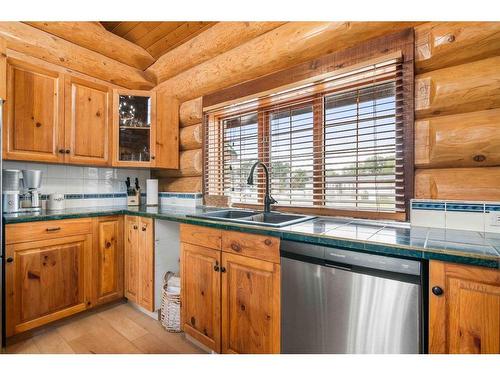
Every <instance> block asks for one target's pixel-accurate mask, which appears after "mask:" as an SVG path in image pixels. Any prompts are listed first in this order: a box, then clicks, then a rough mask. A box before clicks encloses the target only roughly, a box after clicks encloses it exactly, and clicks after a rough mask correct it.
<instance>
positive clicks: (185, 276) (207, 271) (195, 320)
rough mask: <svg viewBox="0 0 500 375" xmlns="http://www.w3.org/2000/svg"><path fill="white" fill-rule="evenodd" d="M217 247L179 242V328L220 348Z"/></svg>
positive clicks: (209, 345)
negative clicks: (180, 299) (180, 301)
mask: <svg viewBox="0 0 500 375" xmlns="http://www.w3.org/2000/svg"><path fill="white" fill-rule="evenodd" d="M220 258H221V252H220V250H214V249H210V248H208V247H202V246H197V245H192V244H189V243H182V244H181V281H182V285H181V292H182V309H181V314H182V317H181V320H182V330H183V331H184V332H186V333H187V334H189V335H191V336H192V337H194V338H195V339H196V340H198V341H199V342H201V343H202V344H203V345H205V346H207V347H208V348H210V349H212V350H214V351H216V352H218V351H220V337H221V325H220V323H221V322H220V303H221V300H220V297H221V290H220V280H221V277H220V272H219V270H220V261H221V259H220Z"/></svg>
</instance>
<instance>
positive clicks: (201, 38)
mask: <svg viewBox="0 0 500 375" xmlns="http://www.w3.org/2000/svg"><path fill="white" fill-rule="evenodd" d="M284 23H285V22H219V23H217V24H216V25H214V26H212V27H211V28H209V29H208V30H206V31H204V32H203V33H201V34H200V35H197V36H196V37H194V38H193V39H191V40H189V41H188V42H186V43H184V44H181V45H180V46H179V47H177V48H175V49H173V50H172V51H169V52H167V53H166V54H164V55H163V56H161V57H160V58H159V59H158V60H157V61H156V62H155V63H154V64H153V65H151V67H149V68H148V71H150V72H151V73H154V74H155V75H156V77H157V80H158V82H163V81H165V80H167V79H168V78H171V77H174V76H175V75H177V74H179V73H181V72H183V71H185V70H187V69H189V68H192V67H193V66H196V65H198V64H201V63H203V62H205V61H207V60H210V59H211V58H212V57H215V56H217V55H219V54H221V53H223V52H226V51H229V50H230V49H232V48H235V47H237V46H239V45H241V44H244V43H246V42H248V41H249V40H251V39H253V38H255V37H257V36H259V35H262V34H264V33H267V32H268V31H271V30H273V29H275V28H276V27H278V26H281V25H283V24H284Z"/></svg>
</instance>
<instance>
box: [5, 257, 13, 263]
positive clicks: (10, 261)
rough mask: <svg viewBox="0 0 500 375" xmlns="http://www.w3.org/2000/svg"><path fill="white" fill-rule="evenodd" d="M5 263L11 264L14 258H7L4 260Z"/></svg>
mask: <svg viewBox="0 0 500 375" xmlns="http://www.w3.org/2000/svg"><path fill="white" fill-rule="evenodd" d="M6 261H7V263H12V262H13V261H14V258H12V257H8V258H7V259H6Z"/></svg>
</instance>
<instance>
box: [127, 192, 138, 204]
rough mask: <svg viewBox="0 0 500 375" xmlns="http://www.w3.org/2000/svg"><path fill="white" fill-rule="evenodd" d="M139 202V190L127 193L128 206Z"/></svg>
mask: <svg viewBox="0 0 500 375" xmlns="http://www.w3.org/2000/svg"><path fill="white" fill-rule="evenodd" d="M140 204H141V191H140V190H137V191H135V194H132V195H130V193H129V194H128V195H127V205H128V206H139V205H140Z"/></svg>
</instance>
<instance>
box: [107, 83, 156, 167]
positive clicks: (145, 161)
mask: <svg viewBox="0 0 500 375" xmlns="http://www.w3.org/2000/svg"><path fill="white" fill-rule="evenodd" d="M155 152H156V93H155V92H151V91H139V90H133V91H132V90H114V93H113V165H115V166H122V167H152V166H154V163H155V158H156V154H155Z"/></svg>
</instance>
